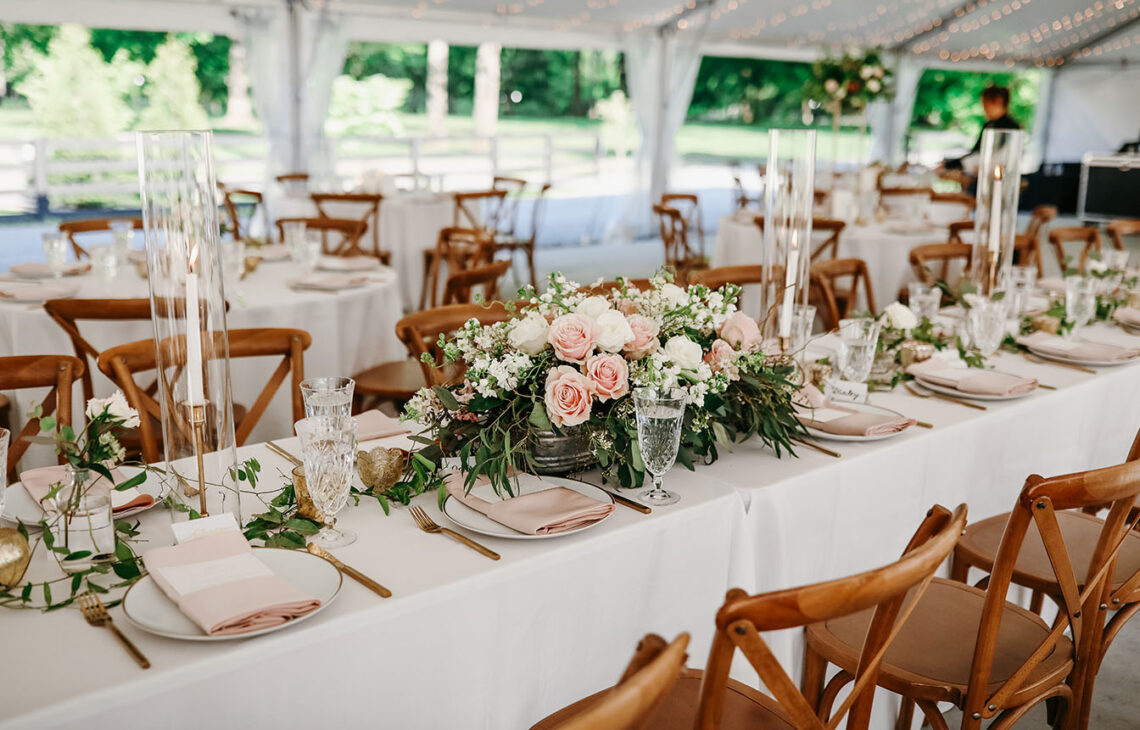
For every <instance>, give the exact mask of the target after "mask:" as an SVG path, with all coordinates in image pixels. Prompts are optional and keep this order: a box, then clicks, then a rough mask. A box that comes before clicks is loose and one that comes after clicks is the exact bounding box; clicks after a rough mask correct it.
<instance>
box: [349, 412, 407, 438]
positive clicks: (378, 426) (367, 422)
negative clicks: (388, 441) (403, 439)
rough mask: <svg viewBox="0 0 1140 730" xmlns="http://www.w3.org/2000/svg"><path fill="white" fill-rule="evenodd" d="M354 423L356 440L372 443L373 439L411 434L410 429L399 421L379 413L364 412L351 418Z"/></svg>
mask: <svg viewBox="0 0 1140 730" xmlns="http://www.w3.org/2000/svg"><path fill="white" fill-rule="evenodd" d="M353 420H354V421H356V440H357V441H373V440H375V439H383V438H388V437H389V436H399V435H400V434H404V433H411V432H412V429H410V428H408V426H407V424H404V423H401V422H400V419H398V418H392V417H391V416H389V415H387V414H384V413H381V412H380V411H365V412H364V413H361V414H360V415H359V416H355V417H354V418H353Z"/></svg>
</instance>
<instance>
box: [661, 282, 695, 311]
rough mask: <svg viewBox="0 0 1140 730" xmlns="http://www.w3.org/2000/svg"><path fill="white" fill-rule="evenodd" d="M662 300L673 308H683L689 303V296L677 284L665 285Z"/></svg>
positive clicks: (662, 289) (662, 288) (662, 287)
mask: <svg viewBox="0 0 1140 730" xmlns="http://www.w3.org/2000/svg"><path fill="white" fill-rule="evenodd" d="M661 298H662V299H664V300H665V301H666V302H667V303H668V304H669V306H671V307H683V306H685V305H686V304H688V303H689V294H688V292H686V291H685V290H684V289H682V288H681V287H679V286H677V285H676V284H663V285H662V286H661Z"/></svg>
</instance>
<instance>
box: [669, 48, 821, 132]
mask: <svg viewBox="0 0 1140 730" xmlns="http://www.w3.org/2000/svg"><path fill="white" fill-rule="evenodd" d="M809 79H811V64H807V63H792V62H787V61H773V60H768V59H758V58H724V57H720V56H705V57H704V58H703V59H701V68H700V71H699V72H698V73H697V84H696V88H694V90H693V100H692V103H691V104H690V105H689V113H688V119H689V120H708V121H734V122H739V123H743V124H763V125H764V126H772V127H792V126H796V127H798V126H802V124H803V121H802V105H801V101H802V98H803V97H802V94H800V93H799V90H800V89H802V88H803V86H804V84H805V83H807V81H808V80H809Z"/></svg>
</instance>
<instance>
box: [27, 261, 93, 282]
mask: <svg viewBox="0 0 1140 730" xmlns="http://www.w3.org/2000/svg"><path fill="white" fill-rule="evenodd" d="M90 270H91V263H90V262H88V261H72V262H71V263H69V264H68V265H67V266H66V267H65V268H64V273H65V274H67V275H69V276H74V275H77V274H86V273H87V272H88V271H90ZM9 271H11V272H12V273H13V274H15V275H16V276H25V277H28V278H31V279H46V278H47V277H49V276H52V271H51V267H50V266H48V265H47V264H43V263H39V262H33V263H30V264H15V265H13V266H12V268H11V269H9Z"/></svg>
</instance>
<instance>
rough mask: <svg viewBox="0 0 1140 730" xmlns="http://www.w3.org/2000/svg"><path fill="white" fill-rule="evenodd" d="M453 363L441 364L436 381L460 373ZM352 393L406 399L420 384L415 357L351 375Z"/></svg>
mask: <svg viewBox="0 0 1140 730" xmlns="http://www.w3.org/2000/svg"><path fill="white" fill-rule="evenodd" d="M460 374H461V373H460V369H459V368H457V367H456V366H454V365H447V366H444V368H443V370H442V373H440V375H441V378H440V382H451V381H452V380H454V379H456V378H458V377H459V376H460ZM352 379H353V380H355V381H356V390H355V393H356V394H357V395H361V396H368V397H373V398H382V399H387V400H397V401H406V400H409V399H410V398H411V397H412V396H413V395H415V394H416V391H417V390H419V389H420V388H422V387H424V371H423V368H422V367H420V364H419V363H418V362H416V361H415V360H393V361H391V362H384V363H380V364H379V365H377V366H376V367H374V368H369V369H368V370H365V371H364V372H361V373H357V374H356V375H353V376H352Z"/></svg>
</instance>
